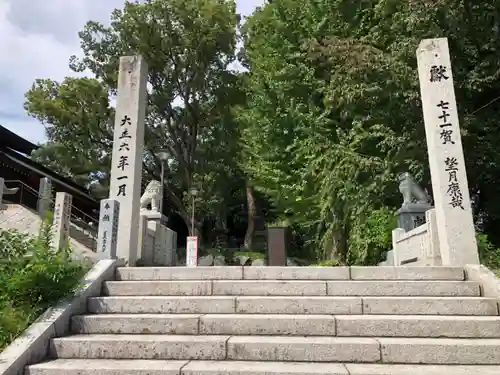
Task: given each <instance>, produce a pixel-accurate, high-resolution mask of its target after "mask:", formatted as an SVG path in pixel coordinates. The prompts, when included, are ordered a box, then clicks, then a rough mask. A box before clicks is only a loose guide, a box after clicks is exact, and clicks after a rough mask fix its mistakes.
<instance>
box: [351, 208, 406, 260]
mask: <svg viewBox="0 0 500 375" xmlns="http://www.w3.org/2000/svg"><path fill="white" fill-rule="evenodd" d="M396 226H397V224H396V218H395V216H394V212H393V210H392V209H390V208H388V207H382V208H380V209H378V210H373V211H370V212H367V214H366V216H365V217H359V218H357V220H355V223H354V225H353V228H352V231H351V233H350V236H349V241H348V242H349V254H348V263H349V264H350V265H360V266H376V265H378V263H379V262H381V261H382V260H383V258H384V254H385V252H386V251H388V250H390V249H391V247H392V230H393V229H394V228H396Z"/></svg>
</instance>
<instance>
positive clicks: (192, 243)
mask: <svg viewBox="0 0 500 375" xmlns="http://www.w3.org/2000/svg"><path fill="white" fill-rule="evenodd" d="M197 265H198V237H195V236H193V237H188V238H187V243H186V267H196V266H197Z"/></svg>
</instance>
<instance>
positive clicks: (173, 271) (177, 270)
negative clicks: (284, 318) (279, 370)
mask: <svg viewBox="0 0 500 375" xmlns="http://www.w3.org/2000/svg"><path fill="white" fill-rule="evenodd" d="M116 279H117V280H349V279H352V280H454V281H462V280H465V273H464V270H463V268H460V267H234V266H214V267H120V268H118V269H117V271H116Z"/></svg>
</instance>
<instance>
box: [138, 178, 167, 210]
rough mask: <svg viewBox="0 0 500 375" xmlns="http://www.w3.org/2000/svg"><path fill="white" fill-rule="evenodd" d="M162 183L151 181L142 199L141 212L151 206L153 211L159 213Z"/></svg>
mask: <svg viewBox="0 0 500 375" xmlns="http://www.w3.org/2000/svg"><path fill="white" fill-rule="evenodd" d="M161 199H162V194H161V183H160V181H156V180H151V181H150V182H149V184H148V185H147V186H146V189H145V190H144V194H142V197H141V210H144V209H147V208H148V205H149V204H151V211H156V212H158V211H159V210H160V200H161Z"/></svg>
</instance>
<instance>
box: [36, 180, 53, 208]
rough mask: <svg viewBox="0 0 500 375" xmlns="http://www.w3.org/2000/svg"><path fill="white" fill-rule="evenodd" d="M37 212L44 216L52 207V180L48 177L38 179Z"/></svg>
mask: <svg viewBox="0 0 500 375" xmlns="http://www.w3.org/2000/svg"><path fill="white" fill-rule="evenodd" d="M37 206H38V207H37V208H38V214H39V215H40V216H41V217H44V216H45V214H46V212H47V211H49V210H50V209H51V208H52V207H51V206H52V181H50V179H49V178H48V177H43V178H41V179H40V186H39V188H38V204H37Z"/></svg>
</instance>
